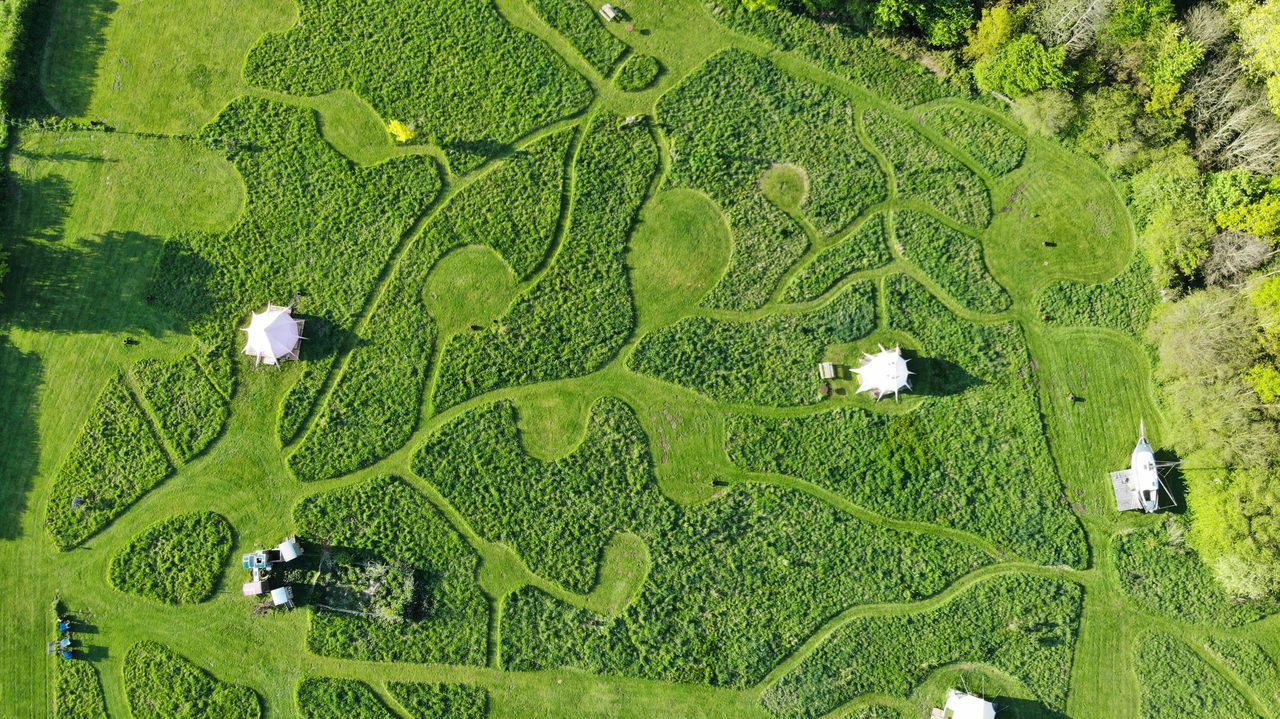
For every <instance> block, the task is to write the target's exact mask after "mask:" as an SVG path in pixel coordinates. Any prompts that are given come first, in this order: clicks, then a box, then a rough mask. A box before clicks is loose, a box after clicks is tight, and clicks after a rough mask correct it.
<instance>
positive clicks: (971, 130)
mask: <svg viewBox="0 0 1280 719" xmlns="http://www.w3.org/2000/svg"><path fill="white" fill-rule="evenodd" d="M924 121H925V123H926V124H928V125H929V126H931V127H933V128H934V129H936V130H937V131H939V132H941V133H942V134H943V136H944V137H946V138H947V139H948V140H950V141H951V142H952V143H954V144H955V145H956V147H959V148H960V149H961V150H964V151H965V152H967V153H969V156H970V157H972V158H973V159H974V160H977V162H978V164H979V165H982V166H983V167H985V168H987V171H988V172H990V173H991V174H993V175H1003V174H1005V173H1008V172H1013V171H1014V170H1016V169H1017V168H1018V166H1019V165H1021V164H1022V158H1023V157H1025V156H1026V154H1027V141H1026V140H1024V139H1022V138H1021V137H1019V136H1018V134H1017V133H1015V132H1014V131H1012V130H1010V129H1009V128H1007V127H1005V126H1004V125H1003V124H1001V123H1000V122H997V121H996V120H993V119H991V118H990V117H988V116H986V115H985V114H983V113H981V112H979V111H977V110H966V109H964V108H961V107H958V106H956V105H942V106H940V107H937V108H934V109H932V110H928V111H926V112H925V113H924Z"/></svg>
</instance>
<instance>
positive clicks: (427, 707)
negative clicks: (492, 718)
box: [387, 682, 489, 719]
mask: <svg viewBox="0 0 1280 719" xmlns="http://www.w3.org/2000/svg"><path fill="white" fill-rule="evenodd" d="M387 689H388V690H390V692H391V696H393V697H395V698H396V701H398V702H400V704H401V705H403V706H404V707H405V708H406V709H408V710H409V714H410V715H411V716H414V717H417V719H435V717H441V718H442V719H443V718H444V717H447V718H448V719H484V718H485V717H487V716H489V692H488V691H486V690H485V689H484V687H472V686H466V685H463V684H416V683H410V682H388V683H387Z"/></svg>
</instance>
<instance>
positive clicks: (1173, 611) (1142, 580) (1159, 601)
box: [1115, 518, 1277, 626]
mask: <svg viewBox="0 0 1280 719" xmlns="http://www.w3.org/2000/svg"><path fill="white" fill-rule="evenodd" d="M1186 531H1187V525H1186V523H1185V522H1184V521H1183V520H1181V519H1172V518H1171V519H1169V520H1167V522H1166V523H1165V524H1164V525H1162V526H1149V527H1143V528H1141V529H1135V530H1134V531H1132V532H1129V533H1127V534H1124V535H1121V536H1120V537H1119V538H1118V539H1117V540H1116V543H1115V561H1116V572H1117V573H1118V574H1119V575H1120V586H1121V587H1123V588H1124V591H1125V593H1126V594H1128V595H1129V596H1130V597H1131V598H1133V600H1134V601H1135V602H1136V603H1137V604H1138V605H1139V606H1141V607H1142V608H1143V609H1145V610H1147V611H1149V612H1154V613H1157V614H1164V615H1166V616H1170V617H1176V618H1179V619H1182V620H1184V621H1191V622H1196V623H1202V624H1217V625H1220V626H1240V625H1243V624H1247V623H1249V622H1252V621H1254V620H1257V619H1261V618H1262V617H1264V616H1267V615H1268V614H1272V613H1274V612H1275V611H1276V608H1277V607H1276V604H1275V603H1273V602H1267V601H1251V602H1241V601H1237V600H1236V599H1235V598H1233V597H1231V596H1230V595H1228V594H1227V593H1226V591H1224V590H1223V588H1222V585H1221V583H1219V582H1218V581H1217V579H1216V578H1215V577H1214V575H1213V572H1212V570H1210V569H1209V567H1207V566H1206V565H1205V564H1204V562H1202V561H1201V560H1200V556H1199V555H1198V554H1196V552H1195V551H1194V550H1193V549H1191V548H1190V547H1188V546H1186V544H1184V540H1183V537H1184V536H1185V534H1186Z"/></svg>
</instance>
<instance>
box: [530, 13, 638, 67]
mask: <svg viewBox="0 0 1280 719" xmlns="http://www.w3.org/2000/svg"><path fill="white" fill-rule="evenodd" d="M529 4H530V5H531V6H532V7H533V9H534V10H535V11H537V13H538V14H539V15H541V16H542V19H543V20H546V21H547V24H548V25H550V26H551V27H553V28H555V30H556V31H557V32H559V33H560V34H561V35H564V36H565V37H566V38H568V39H569V42H571V43H573V47H574V48H575V49H576V50H577V51H578V53H579V54H580V55H582V57H583V59H585V60H586V61H587V63H588V64H589V65H591V67H594V68H595V69H596V72H599V73H600V74H601V75H608V74H609V72H610V71H611V70H613V66H614V65H615V64H617V62H618V60H619V59H621V58H622V56H623V54H624V53H626V51H627V46H626V44H625V43H624V42H622V41H621V40H619V39H618V38H616V37H614V36H613V35H611V34H610V33H609V31H608V30H606V29H605V28H604V25H603V19H602V18H601V16H600V15H599V14H598V13H597V12H596V11H595V10H593V9H592V7H591V5H590V4H589V3H587V2H586V1H585V0H529Z"/></svg>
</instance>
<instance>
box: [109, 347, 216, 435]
mask: <svg viewBox="0 0 1280 719" xmlns="http://www.w3.org/2000/svg"><path fill="white" fill-rule="evenodd" d="M130 372H131V373H132V374H133V379H134V381H135V382H137V385H138V391H139V392H140V393H141V395H142V399H143V400H144V401H145V402H146V404H147V405H148V406H150V407H151V410H152V411H153V412H154V413H155V415H156V420H158V421H159V423H160V429H161V430H162V431H163V432H164V433H165V436H166V437H168V438H169V446H170V447H172V448H173V451H174V452H175V453H176V454H177V455H178V459H180V460H183V461H185V460H188V459H191V458H192V457H194V456H195V455H197V454H199V453H200V452H201V450H203V449H204V448H205V447H207V446H209V443H210V442H212V441H213V440H214V439H215V438H216V437H217V436H218V433H219V432H221V431H222V426H223V425H224V424H225V423H226V421H227V417H228V415H230V414H231V403H230V401H228V400H227V398H226V397H224V396H223V395H222V394H220V393H219V392H218V389H217V388H216V387H214V385H213V382H212V381H211V380H210V379H209V376H208V375H207V374H205V371H204V368H202V367H201V366H200V360H199V359H197V357H196V355H194V354H192V355H187V356H186V357H184V358H182V359H180V360H178V361H176V362H164V361H161V360H153V359H147V360H142V361H141V362H139V363H137V364H136V365H134V366H133V369H132V370H130Z"/></svg>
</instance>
